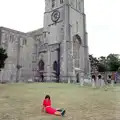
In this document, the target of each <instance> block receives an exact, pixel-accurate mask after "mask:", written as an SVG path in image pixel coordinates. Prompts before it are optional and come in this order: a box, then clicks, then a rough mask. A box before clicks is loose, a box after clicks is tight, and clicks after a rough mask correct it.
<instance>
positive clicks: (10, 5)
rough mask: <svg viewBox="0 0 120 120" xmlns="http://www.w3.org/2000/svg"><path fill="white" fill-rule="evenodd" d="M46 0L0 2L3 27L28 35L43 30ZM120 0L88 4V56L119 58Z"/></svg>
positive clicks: (7, 0)
mask: <svg viewBox="0 0 120 120" xmlns="http://www.w3.org/2000/svg"><path fill="white" fill-rule="evenodd" d="M44 1H45V0H0V26H3V27H7V28H11V29H15V30H18V31H22V32H29V31H33V30H36V29H39V28H41V27H43V16H44V8H45V5H44ZM119 6H120V0H85V13H86V17H87V21H86V22H87V32H88V44H89V53H90V54H93V55H94V56H95V57H99V56H107V55H108V54H110V53H115V54H120V35H119V34H120V13H119V11H120V7H119Z"/></svg>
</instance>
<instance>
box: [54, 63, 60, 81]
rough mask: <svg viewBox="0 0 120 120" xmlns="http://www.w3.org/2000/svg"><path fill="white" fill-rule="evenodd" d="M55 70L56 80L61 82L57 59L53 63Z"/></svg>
mask: <svg viewBox="0 0 120 120" xmlns="http://www.w3.org/2000/svg"><path fill="white" fill-rule="evenodd" d="M53 70H54V74H55V78H56V82H59V64H58V62H57V61H54V63H53Z"/></svg>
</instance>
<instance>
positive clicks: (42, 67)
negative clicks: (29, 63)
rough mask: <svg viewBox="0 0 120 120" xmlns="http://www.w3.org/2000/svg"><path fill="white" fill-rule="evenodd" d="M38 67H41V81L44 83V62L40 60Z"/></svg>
mask: <svg viewBox="0 0 120 120" xmlns="http://www.w3.org/2000/svg"><path fill="white" fill-rule="evenodd" d="M38 66H39V73H40V80H41V82H44V66H45V63H44V61H43V60H40V61H39V63H38Z"/></svg>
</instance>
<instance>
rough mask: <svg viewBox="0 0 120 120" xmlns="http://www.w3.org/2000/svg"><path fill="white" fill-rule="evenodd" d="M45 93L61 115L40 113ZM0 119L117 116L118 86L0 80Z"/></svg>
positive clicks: (118, 119) (106, 119)
mask: <svg viewBox="0 0 120 120" xmlns="http://www.w3.org/2000/svg"><path fill="white" fill-rule="evenodd" d="M46 94H49V95H50V96H51V99H52V105H53V107H57V108H65V109H66V111H67V112H66V115H65V117H56V116H53V115H48V114H45V113H41V110H40V105H41V102H42V100H43V98H44V96H45V95H46ZM0 120H120V86H119V85H117V86H114V87H111V86H108V87H107V88H92V87H91V86H84V87H81V86H80V85H78V84H57V83H33V84H31V83H30V84H25V83H21V84H0Z"/></svg>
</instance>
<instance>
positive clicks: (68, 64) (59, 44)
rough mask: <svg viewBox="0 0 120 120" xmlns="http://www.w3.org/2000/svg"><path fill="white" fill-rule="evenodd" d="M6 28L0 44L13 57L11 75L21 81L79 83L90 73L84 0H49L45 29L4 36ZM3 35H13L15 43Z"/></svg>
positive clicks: (46, 9) (9, 31)
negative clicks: (17, 66)
mask: <svg viewBox="0 0 120 120" xmlns="http://www.w3.org/2000/svg"><path fill="white" fill-rule="evenodd" d="M3 29H5V28H1V31H2V32H1V35H2V37H1V41H2V42H1V45H2V46H4V47H5V48H6V49H7V52H8V54H9V58H8V59H10V57H11V56H12V60H11V61H12V62H13V61H14V62H13V63H14V64H13V63H12V64H11V65H12V66H14V67H12V70H14V71H15V72H12V73H15V75H14V76H16V74H17V76H18V77H19V79H20V80H27V79H29V78H32V79H33V80H36V81H42V80H46V81H58V82H59V81H69V80H71V81H74V82H80V80H83V78H84V76H85V74H87V73H88V72H89V60H88V41H87V32H86V16H85V13H84V0H77V1H75V0H53V1H52V0H46V1H45V13H44V27H43V28H41V29H38V30H35V31H32V32H28V33H22V32H17V31H14V30H10V29H6V31H7V33H5V32H3V31H4V30H3ZM4 34H5V35H6V36H7V35H8V36H9V35H10V34H11V35H12V34H14V35H15V38H14V42H13V43H11V42H9V41H10V40H9V39H8V38H5V35H4ZM9 38H10V37H9ZM5 40H6V42H5V43H3V41H5ZM15 40H16V41H17V43H16V44H15ZM21 41H23V43H22V45H21V44H20V42H21ZM26 43H27V44H26ZM18 44H19V45H18ZM13 46H14V47H15V48H16V50H14V53H13V51H12V49H11V50H10V48H11V47H12V48H14V47H13ZM9 52H10V53H9ZM13 59H14V60H13ZM7 61H9V60H7ZM7 61H6V65H7V63H8V62H7ZM23 64H24V65H23ZM16 65H20V66H21V68H20V69H16ZM23 66H24V67H23ZM25 71H26V72H25ZM31 71H32V72H31ZM25 76H27V77H25ZM15 78H16V79H18V78H17V77H15ZM22 78H23V79H22ZM11 79H12V80H13V78H11Z"/></svg>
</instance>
